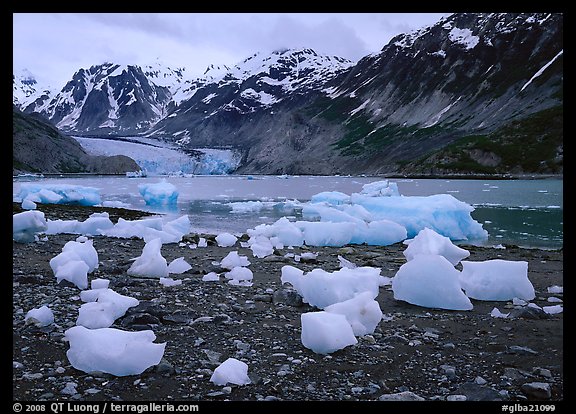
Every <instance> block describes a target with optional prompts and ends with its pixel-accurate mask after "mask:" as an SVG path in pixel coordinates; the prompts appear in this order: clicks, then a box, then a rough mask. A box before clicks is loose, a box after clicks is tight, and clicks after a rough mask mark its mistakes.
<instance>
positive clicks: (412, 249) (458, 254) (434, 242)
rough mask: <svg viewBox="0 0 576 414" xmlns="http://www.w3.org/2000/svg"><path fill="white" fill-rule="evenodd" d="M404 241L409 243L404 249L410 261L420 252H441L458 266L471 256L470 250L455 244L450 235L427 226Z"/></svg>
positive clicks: (440, 253)
mask: <svg viewBox="0 0 576 414" xmlns="http://www.w3.org/2000/svg"><path fill="white" fill-rule="evenodd" d="M404 243H405V244H408V247H407V248H406V249H405V250H404V256H405V257H406V260H408V261H410V260H412V259H413V258H414V257H415V256H417V255H419V254H439V255H441V256H444V257H445V258H446V259H447V260H448V261H449V262H450V263H452V265H454V266H456V265H457V264H458V263H460V261H461V260H463V259H465V258H467V257H468V256H470V252H469V251H468V250H464V249H462V248H460V247H458V246H455V245H454V244H453V243H452V241H451V240H450V239H449V238H448V237H446V236H442V235H441V234H438V233H436V232H435V231H434V230H432V229H429V228H427V227H426V228H424V229H422V230H420V232H419V233H418V235H417V236H416V237H414V238H413V239H412V240H410V241H408V240H406V241H405V242H404Z"/></svg>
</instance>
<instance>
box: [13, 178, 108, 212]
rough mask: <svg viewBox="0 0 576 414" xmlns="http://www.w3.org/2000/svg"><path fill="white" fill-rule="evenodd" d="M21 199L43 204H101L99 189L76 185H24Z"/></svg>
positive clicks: (21, 190)
mask: <svg viewBox="0 0 576 414" xmlns="http://www.w3.org/2000/svg"><path fill="white" fill-rule="evenodd" d="M19 198H20V199H21V200H22V201H24V200H29V201H32V202H34V203H43V204H79V205H81V206H95V205H97V204H100V203H101V199H100V189H99V188H94V187H85V186H81V185H74V184H39V183H22V185H21V186H20V193H19Z"/></svg>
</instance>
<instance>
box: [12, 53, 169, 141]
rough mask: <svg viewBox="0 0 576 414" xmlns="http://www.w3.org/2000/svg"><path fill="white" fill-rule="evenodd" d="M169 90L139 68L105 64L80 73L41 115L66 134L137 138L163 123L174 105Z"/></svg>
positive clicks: (29, 110)
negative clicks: (137, 135) (169, 106)
mask: <svg viewBox="0 0 576 414" xmlns="http://www.w3.org/2000/svg"><path fill="white" fill-rule="evenodd" d="M170 99H171V93H170V90H169V88H168V87H167V86H159V85H156V84H155V83H153V82H151V81H150V79H149V78H148V77H147V76H146V75H145V74H144V72H143V71H142V68H140V67H139V66H135V65H118V64H113V63H104V64H102V65H95V66H92V67H90V68H89V69H80V70H79V71H78V72H76V73H75V74H74V76H73V77H72V80H71V81H69V82H68V83H67V84H66V85H65V86H64V88H62V90H61V91H60V92H59V93H58V94H57V95H55V96H54V97H53V98H52V99H50V100H49V101H48V102H46V103H45V104H44V105H43V106H42V107H41V108H34V107H32V106H30V105H28V106H24V107H22V106H20V108H21V109H23V111H24V112H26V113H30V112H37V113H39V114H41V115H43V116H44V117H45V118H47V119H48V120H50V122H52V123H53V124H54V125H55V126H56V127H58V128H59V129H60V130H62V131H64V132H70V133H74V134H97V135H106V134H124V135H129V134H136V133H138V132H142V131H145V130H147V129H148V128H150V126H152V125H153V124H154V123H156V122H157V121H158V120H160V119H161V118H162V117H163V116H164V115H165V114H166V110H167V106H168V104H169V103H170Z"/></svg>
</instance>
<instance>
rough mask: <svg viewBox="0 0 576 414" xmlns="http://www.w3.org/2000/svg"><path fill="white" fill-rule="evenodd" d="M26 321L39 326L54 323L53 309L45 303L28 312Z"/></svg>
mask: <svg viewBox="0 0 576 414" xmlns="http://www.w3.org/2000/svg"><path fill="white" fill-rule="evenodd" d="M24 322H26V324H34V325H37V326H48V325H51V324H53V323H54V313H52V310H51V309H50V308H49V307H48V306H46V305H43V306H41V307H39V308H36V309H31V310H29V311H28V312H26V316H25V317H24Z"/></svg>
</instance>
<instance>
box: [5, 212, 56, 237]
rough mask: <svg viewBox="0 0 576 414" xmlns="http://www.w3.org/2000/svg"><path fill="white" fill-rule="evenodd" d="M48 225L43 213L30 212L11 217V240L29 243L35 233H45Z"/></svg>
mask: <svg viewBox="0 0 576 414" xmlns="http://www.w3.org/2000/svg"><path fill="white" fill-rule="evenodd" d="M47 229H48V225H47V223H46V218H45V217H44V213H43V212H41V211H36V210H30V211H24V212H22V213H17V214H14V215H13V216H12V239H13V240H14V241H16V242H19V243H31V242H33V241H34V240H36V233H40V232H43V231H46V230H47Z"/></svg>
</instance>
